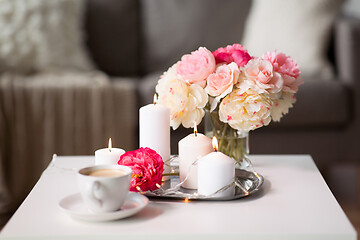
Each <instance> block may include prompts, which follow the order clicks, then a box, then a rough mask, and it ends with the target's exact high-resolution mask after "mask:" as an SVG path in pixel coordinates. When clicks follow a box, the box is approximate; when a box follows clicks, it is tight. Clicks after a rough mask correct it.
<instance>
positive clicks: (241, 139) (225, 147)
mask: <svg viewBox="0 0 360 240" xmlns="http://www.w3.org/2000/svg"><path fill="white" fill-rule="evenodd" d="M205 134H206V136H208V137H210V138H212V137H213V136H215V137H216V138H217V140H218V143H219V151H220V152H222V153H224V154H226V155H227V156H229V157H232V158H233V159H234V160H235V162H236V167H237V168H241V169H247V168H248V167H249V166H250V165H251V163H250V160H249V158H248V157H249V132H241V131H238V130H236V129H234V128H232V127H230V126H229V124H227V123H224V122H221V121H220V119H219V113H218V112H217V111H212V112H210V111H206V114H205Z"/></svg>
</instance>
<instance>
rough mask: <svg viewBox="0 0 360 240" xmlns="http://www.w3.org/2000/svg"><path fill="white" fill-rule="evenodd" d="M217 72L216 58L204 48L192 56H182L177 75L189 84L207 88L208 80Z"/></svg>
mask: <svg viewBox="0 0 360 240" xmlns="http://www.w3.org/2000/svg"><path fill="white" fill-rule="evenodd" d="M214 71H215V58H214V56H213V55H212V53H211V52H210V51H209V50H207V49H206V48H204V47H200V48H199V49H198V50H196V51H194V52H192V53H191V54H186V55H184V56H182V58H181V61H179V62H178V64H177V70H176V73H177V75H178V77H179V78H180V79H181V80H183V81H185V82H187V83H189V84H193V83H195V84H198V85H200V86H201V87H202V88H204V87H205V84H206V78H207V77H208V76H209V75H210V74H211V73H213V72H214Z"/></svg>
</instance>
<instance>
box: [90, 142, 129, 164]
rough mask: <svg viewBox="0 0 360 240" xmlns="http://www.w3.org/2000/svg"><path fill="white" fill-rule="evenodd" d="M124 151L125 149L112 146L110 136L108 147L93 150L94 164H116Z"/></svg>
mask: <svg viewBox="0 0 360 240" xmlns="http://www.w3.org/2000/svg"><path fill="white" fill-rule="evenodd" d="M124 153H125V150H123V149H120V148H113V147H112V143H111V138H109V144H108V148H102V149H99V150H96V151H95V165H107V164H117V163H118V161H119V160H120V156H121V155H123V154H124Z"/></svg>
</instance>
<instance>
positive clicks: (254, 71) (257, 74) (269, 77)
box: [238, 59, 284, 97]
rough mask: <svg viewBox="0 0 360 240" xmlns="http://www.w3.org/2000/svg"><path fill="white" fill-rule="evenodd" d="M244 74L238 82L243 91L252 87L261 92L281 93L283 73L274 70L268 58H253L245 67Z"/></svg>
mask: <svg viewBox="0 0 360 240" xmlns="http://www.w3.org/2000/svg"><path fill="white" fill-rule="evenodd" d="M244 75H245V77H244V76H243V77H241V80H240V81H239V83H238V87H239V88H241V89H243V91H247V89H252V90H253V91H255V92H257V93H259V94H261V93H269V94H279V93H280V92H281V90H282V88H283V85H284V80H283V78H282V75H281V74H280V73H277V72H274V71H273V67H272V65H271V63H270V62H269V61H267V60H263V59H251V60H250V61H249V62H248V64H246V66H245V67H244ZM273 97H275V95H273Z"/></svg>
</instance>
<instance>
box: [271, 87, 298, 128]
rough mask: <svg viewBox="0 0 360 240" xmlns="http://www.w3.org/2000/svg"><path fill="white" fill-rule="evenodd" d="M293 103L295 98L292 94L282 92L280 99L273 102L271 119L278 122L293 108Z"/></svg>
mask: <svg viewBox="0 0 360 240" xmlns="http://www.w3.org/2000/svg"><path fill="white" fill-rule="evenodd" d="M295 102H296V98H295V95H294V93H289V92H283V94H282V96H281V98H279V99H276V100H274V103H273V107H272V109H271V118H272V119H273V120H274V121H276V122H279V121H280V119H281V118H282V117H283V116H284V115H285V114H287V113H288V112H289V109H290V108H292V107H293V104H294V103H295Z"/></svg>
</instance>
